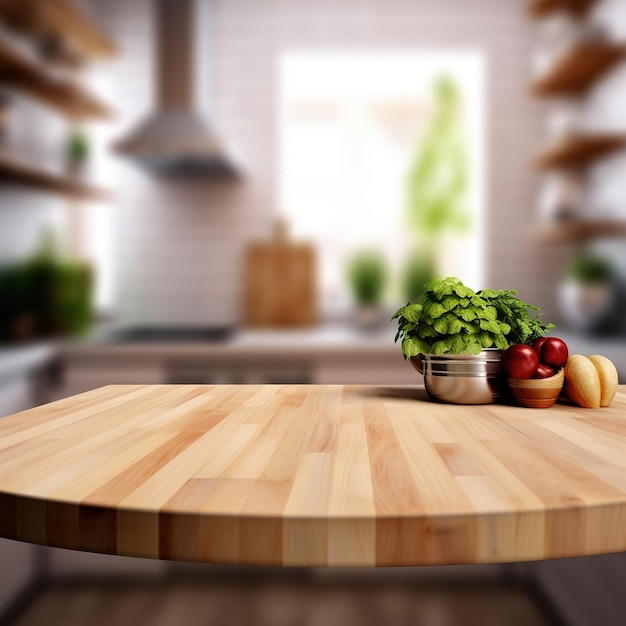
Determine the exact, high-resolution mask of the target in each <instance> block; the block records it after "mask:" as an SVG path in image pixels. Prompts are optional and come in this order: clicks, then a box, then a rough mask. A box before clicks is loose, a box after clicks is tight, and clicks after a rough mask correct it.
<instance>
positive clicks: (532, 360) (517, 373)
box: [502, 343, 539, 379]
mask: <svg viewBox="0 0 626 626" xmlns="http://www.w3.org/2000/svg"><path fill="white" fill-rule="evenodd" d="M538 365H539V358H538V357H537V353H536V352H535V351H534V350H533V348H532V347H531V346H529V345H526V344H525V343H517V344H515V345H512V346H509V347H508V348H507V349H506V350H505V351H504V352H503V353H502V367H503V369H504V371H505V372H506V373H507V374H508V375H509V376H510V377H511V378H522V379H526V378H531V377H532V375H533V374H534V373H535V372H536V371H537V366H538Z"/></svg>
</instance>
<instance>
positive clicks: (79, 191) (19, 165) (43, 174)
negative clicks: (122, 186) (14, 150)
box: [0, 151, 110, 201]
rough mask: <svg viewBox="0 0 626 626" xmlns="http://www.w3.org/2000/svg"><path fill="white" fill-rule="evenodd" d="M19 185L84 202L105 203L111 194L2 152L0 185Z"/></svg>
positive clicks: (0, 156)
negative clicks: (95, 201) (96, 201)
mask: <svg viewBox="0 0 626 626" xmlns="http://www.w3.org/2000/svg"><path fill="white" fill-rule="evenodd" d="M7 183H8V184H11V185H19V186H24V187H30V188H32V189H34V190H40V191H48V192H53V193H59V194H61V195H65V196H69V197H71V198H77V199H84V200H98V201H105V200H108V199H110V194H109V193H108V192H107V191H105V190H103V189H100V188H98V187H94V186H92V185H89V184H88V183H85V182H84V181H81V180H78V179H75V178H72V177H71V176H68V175H66V174H57V173H53V172H50V171H48V170H45V169H43V168H40V167H37V166H36V165H32V164H29V163H26V162H24V161H22V160H20V159H16V158H15V157H13V156H11V155H9V154H7V153H6V152H2V151H0V185H2V184H7Z"/></svg>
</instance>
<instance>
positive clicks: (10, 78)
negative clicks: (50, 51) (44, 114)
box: [0, 41, 113, 119]
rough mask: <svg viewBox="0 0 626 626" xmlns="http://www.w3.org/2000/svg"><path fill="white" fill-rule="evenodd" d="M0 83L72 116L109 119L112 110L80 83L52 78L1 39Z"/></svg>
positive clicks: (74, 117)
mask: <svg viewBox="0 0 626 626" xmlns="http://www.w3.org/2000/svg"><path fill="white" fill-rule="evenodd" d="M0 83H2V84H3V85H6V86H7V87H12V88H14V89H16V90H19V91H21V92H23V93H25V94H27V95H29V96H30V97H32V98H35V99H37V100H39V101H41V102H42V103H44V104H47V105H49V106H50V107H52V108H54V109H56V110H57V111H59V112H60V113H62V114H63V115H65V116H67V117H69V118H71V119H88V118H96V119H108V118H110V117H112V116H113V110H112V109H111V108H110V107H109V106H107V105H106V104H104V103H102V102H101V101H100V100H99V99H98V98H96V97H95V96H93V95H92V94H90V93H89V92H88V91H86V90H85V89H83V88H82V87H80V86H79V85H77V84H75V83H73V82H70V81H68V80H60V79H55V78H54V77H53V76H50V75H49V73H47V72H46V70H45V68H44V67H42V66H41V65H39V64H38V63H36V62H34V61H32V60H31V59H29V58H27V57H26V56H24V55H23V54H21V53H20V52H18V51H17V50H14V49H13V48H11V47H10V46H9V45H8V44H7V43H6V42H3V41H0Z"/></svg>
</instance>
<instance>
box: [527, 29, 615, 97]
mask: <svg viewBox="0 0 626 626" xmlns="http://www.w3.org/2000/svg"><path fill="white" fill-rule="evenodd" d="M624 58H626V44H623V43H612V42H589V41H588V42H581V43H578V44H576V45H575V46H574V47H572V48H570V49H569V50H568V51H567V52H566V53H564V54H563V55H561V56H560V57H559V58H558V59H557V61H556V62H555V63H554V64H553V65H552V67H551V68H550V69H549V70H548V71H547V72H545V73H544V74H543V76H541V77H540V78H538V79H536V80H535V81H534V82H533V84H532V91H533V94H534V95H536V96H576V95H580V94H582V93H584V92H585V91H586V90H587V89H589V88H590V87H591V86H592V85H593V84H594V83H595V82H596V81H597V80H599V79H600V78H601V77H602V76H604V75H605V74H607V73H608V72H609V70H611V69H612V68H613V67H615V66H616V65H617V64H618V63H620V61H622V60H623V59H624Z"/></svg>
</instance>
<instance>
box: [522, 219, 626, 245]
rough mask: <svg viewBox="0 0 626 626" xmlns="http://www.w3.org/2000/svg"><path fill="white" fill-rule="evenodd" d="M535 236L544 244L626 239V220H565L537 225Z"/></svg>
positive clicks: (534, 231)
mask: <svg viewBox="0 0 626 626" xmlns="http://www.w3.org/2000/svg"><path fill="white" fill-rule="evenodd" d="M533 236H534V238H535V239H537V240H538V241H540V242H542V243H580V242H584V241H588V240H591V239H600V238H607V239H609V238H611V239H615V238H622V237H626V220H567V221H566V220H564V221H562V222H547V223H540V224H536V225H535V227H534V229H533Z"/></svg>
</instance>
